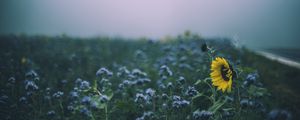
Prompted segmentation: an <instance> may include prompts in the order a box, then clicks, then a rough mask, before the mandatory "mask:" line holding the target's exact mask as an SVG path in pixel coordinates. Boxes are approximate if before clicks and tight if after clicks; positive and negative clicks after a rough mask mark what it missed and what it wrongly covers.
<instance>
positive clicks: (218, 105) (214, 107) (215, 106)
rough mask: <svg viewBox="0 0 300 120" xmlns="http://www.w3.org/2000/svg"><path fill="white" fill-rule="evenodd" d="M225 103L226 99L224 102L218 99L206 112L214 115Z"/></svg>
mask: <svg viewBox="0 0 300 120" xmlns="http://www.w3.org/2000/svg"><path fill="white" fill-rule="evenodd" d="M226 101H227V100H226V99H225V100H222V99H219V100H218V101H216V102H215V103H214V104H213V105H212V106H211V107H210V108H209V109H208V111H211V112H213V113H215V112H216V111H218V110H219V109H220V108H221V107H222V106H223V105H224V104H225V103H226Z"/></svg>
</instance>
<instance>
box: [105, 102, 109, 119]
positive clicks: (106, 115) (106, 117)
mask: <svg viewBox="0 0 300 120" xmlns="http://www.w3.org/2000/svg"><path fill="white" fill-rule="evenodd" d="M105 120H108V113H107V104H106V105H105Z"/></svg>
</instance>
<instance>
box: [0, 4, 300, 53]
mask: <svg viewBox="0 0 300 120" xmlns="http://www.w3.org/2000/svg"><path fill="white" fill-rule="evenodd" d="M0 12H1V13H0V19H1V21H0V34H11V33H13V34H20V33H26V34H29V35H35V34H43V35H61V34H63V33H65V34H67V35H69V36H74V37H95V36H102V35H105V36H112V37H113V36H121V37H126V38H137V37H149V38H153V39H159V38H163V37H164V36H166V35H172V36H176V35H178V34H180V33H183V32H184V31H185V30H190V31H191V32H193V33H198V34H200V35H201V36H203V37H228V38H234V39H236V40H238V41H240V44H244V45H246V46H248V47H250V48H252V49H259V48H270V47H281V48H299V45H300V23H299V21H300V13H299V12H300V1H299V0H239V1H238V0H47V1H46V0H1V1H0Z"/></svg>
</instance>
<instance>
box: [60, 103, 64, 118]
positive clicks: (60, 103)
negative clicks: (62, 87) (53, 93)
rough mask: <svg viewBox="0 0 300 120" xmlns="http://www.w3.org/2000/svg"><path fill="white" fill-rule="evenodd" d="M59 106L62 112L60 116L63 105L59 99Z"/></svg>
mask: <svg viewBox="0 0 300 120" xmlns="http://www.w3.org/2000/svg"><path fill="white" fill-rule="evenodd" d="M59 107H60V109H61V113H62V116H64V108H63V105H62V101H61V100H59Z"/></svg>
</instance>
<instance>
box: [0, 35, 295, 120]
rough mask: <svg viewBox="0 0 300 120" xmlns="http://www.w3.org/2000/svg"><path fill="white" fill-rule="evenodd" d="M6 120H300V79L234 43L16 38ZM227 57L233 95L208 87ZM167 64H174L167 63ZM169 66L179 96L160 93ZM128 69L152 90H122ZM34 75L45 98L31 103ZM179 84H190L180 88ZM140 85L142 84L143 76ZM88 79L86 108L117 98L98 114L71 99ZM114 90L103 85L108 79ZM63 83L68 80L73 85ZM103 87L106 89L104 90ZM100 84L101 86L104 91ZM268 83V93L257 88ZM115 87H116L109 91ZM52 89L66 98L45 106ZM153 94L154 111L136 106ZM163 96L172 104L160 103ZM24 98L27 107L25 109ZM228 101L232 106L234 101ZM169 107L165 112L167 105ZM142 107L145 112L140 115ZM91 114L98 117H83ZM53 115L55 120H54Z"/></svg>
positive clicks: (5, 62)
mask: <svg viewBox="0 0 300 120" xmlns="http://www.w3.org/2000/svg"><path fill="white" fill-rule="evenodd" d="M205 42H206V43H207V44H208V46H209V47H212V48H213V49H214V50H215V52H214V53H210V52H212V51H205V52H203V51H201V46H202V45H203V43H205ZM0 56H1V57H0V58H1V59H0V63H1V66H0V79H1V81H0V83H1V84H0V85H1V92H0V93H1V94H0V95H1V96H2V95H7V96H8V99H0V100H1V101H3V102H0V104H1V113H0V116H1V117H0V118H4V119H6V118H11V119H31V120H32V119H37V120H40V119H136V118H138V117H141V116H142V115H143V113H144V112H147V111H151V112H153V114H152V115H151V119H192V118H193V117H192V116H193V113H194V112H195V111H196V112H197V111H198V112H200V111H202V110H205V111H210V112H213V115H212V116H211V117H210V119H225V112H228V113H230V114H232V115H231V116H230V117H229V119H237V120H238V119H265V118H267V114H268V112H269V111H271V110H272V109H274V108H279V109H285V110H288V111H290V112H292V114H293V117H294V118H296V119H297V118H298V116H297V115H298V114H299V109H298V108H300V106H299V105H300V104H299V88H298V85H299V78H300V74H299V73H300V71H299V70H298V69H295V68H291V67H288V66H285V65H282V64H279V63H277V62H275V61H270V60H268V59H266V58H264V57H261V56H258V55H255V54H254V53H252V52H251V51H249V50H247V49H245V48H241V49H236V48H234V47H232V46H231V45H230V42H228V41H226V40H225V41H222V40H221V41H218V40H205V39H204V38H199V37H193V36H192V35H183V37H181V38H170V40H168V41H150V40H147V39H136V40H126V39H122V38H108V37H102V38H100V37H99V38H90V39H82V38H71V37H68V36H57V37H47V36H15V35H7V36H1V37H0ZM212 56H213V57H215V56H222V57H225V58H226V59H228V60H229V61H230V63H231V64H232V65H233V66H234V68H235V70H236V71H237V73H238V77H237V79H235V80H234V87H233V91H232V92H231V93H222V92H220V91H216V88H215V87H213V86H211V81H210V79H209V73H210V62H211V59H212V58H211V57H212ZM166 59H167V60H166ZM162 65H167V66H168V67H169V68H170V70H171V71H172V73H173V75H172V76H170V77H167V80H166V81H163V84H165V85H167V83H168V82H170V83H173V84H174V88H171V89H161V88H159V86H158V85H157V81H160V80H161V79H162V78H161V76H160V75H159V72H160V67H161V66H162ZM123 66H125V67H126V68H127V69H128V70H129V71H130V72H132V70H133V69H139V70H141V71H142V72H144V73H146V74H147V76H144V77H146V78H149V79H151V82H150V83H145V84H143V85H133V86H130V87H125V88H124V89H122V90H119V88H118V87H119V84H120V83H122V82H123V81H124V80H125V79H130V78H129V77H128V76H122V77H119V76H117V73H118V72H120V71H119V68H121V67H123ZM102 67H105V68H107V69H108V70H110V71H112V72H113V73H114V75H113V76H112V77H103V76H102V77H97V76H96V72H97V70H98V69H99V68H102ZM30 70H34V71H36V72H37V73H38V77H39V79H40V80H39V81H36V84H37V85H38V86H39V90H37V91H34V92H33V95H32V96H27V95H26V93H27V92H28V91H26V90H25V83H24V81H25V79H28V78H26V77H25V74H26V73H27V72H28V71H30ZM252 73H258V74H259V77H258V79H257V83H255V84H253V85H251V86H249V87H243V85H242V84H243V82H244V81H245V80H246V77H247V75H248V74H252ZM180 76H183V77H184V78H185V79H186V82H185V83H184V84H182V85H177V83H176V80H178V78H179V77H180ZM11 77H14V78H15V80H16V82H15V83H14V84H13V86H7V84H8V79H9V78H11ZM138 77H141V76H138ZM77 78H81V79H83V80H87V81H89V82H90V84H91V87H92V88H91V89H89V90H87V91H81V92H79V102H80V99H81V98H82V97H83V96H91V98H92V101H94V100H95V101H96V99H97V98H98V97H99V96H101V95H99V94H98V93H101V94H105V95H107V96H109V97H112V98H111V99H109V100H108V102H106V103H99V102H98V103H99V105H98V106H97V109H95V110H93V109H91V108H90V107H87V105H84V104H81V103H76V104H75V103H74V107H75V111H72V112H70V111H68V110H67V107H68V105H70V103H71V102H70V97H69V92H71V91H73V90H74V88H75V87H76V85H75V80H76V79H77ZM104 78H105V79H108V82H104V83H103V79H104ZM62 80H67V83H66V84H63V83H62ZM101 81H102V82H101ZM99 82H101V83H99ZM260 83H263V85H257V84H260ZM110 84H111V85H110ZM188 86H194V87H195V89H196V90H197V91H198V94H197V95H196V96H194V97H189V96H185V95H184V94H185V91H186V90H187V88H188ZM48 87H49V88H51V91H50V93H49V95H50V96H52V95H53V94H54V93H56V92H57V91H62V92H63V93H64V95H63V96H62V98H59V99H55V98H53V97H52V98H51V100H50V101H46V100H45V99H44V97H45V96H47V95H48V93H47V91H46V88H48ZM147 88H152V89H153V90H155V91H156V92H155V94H156V97H158V98H155V100H152V101H151V103H150V104H145V103H135V102H134V99H135V98H136V94H137V93H143V92H145V90H146V89H147ZM162 93H165V94H167V95H168V96H169V97H168V98H167V99H166V100H163V99H161V98H160V97H161V95H162ZM173 95H178V96H181V97H182V99H184V100H187V101H189V102H190V104H189V105H188V106H187V107H183V108H180V109H174V108H172V102H173V100H172V96H173ZM22 96H25V97H26V98H27V100H28V101H27V103H26V104H22V103H20V101H19V99H20V98H21V97H22ZM228 98H232V99H233V100H231V99H228ZM242 99H247V100H253V101H259V102H261V103H262V104H263V105H264V110H263V111H262V108H252V107H242V106H241V104H240V102H241V100H242ZM163 103H166V104H167V105H168V108H167V109H165V108H164V107H163V106H162V104H163ZM141 106H143V107H141ZM85 107H87V108H88V109H89V111H91V116H92V117H86V116H84V115H82V114H81V113H80V110H81V109H82V108H85ZM51 110H54V111H55V115H54V116H53V117H49V116H47V112H49V111H51Z"/></svg>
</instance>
